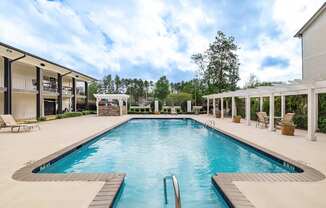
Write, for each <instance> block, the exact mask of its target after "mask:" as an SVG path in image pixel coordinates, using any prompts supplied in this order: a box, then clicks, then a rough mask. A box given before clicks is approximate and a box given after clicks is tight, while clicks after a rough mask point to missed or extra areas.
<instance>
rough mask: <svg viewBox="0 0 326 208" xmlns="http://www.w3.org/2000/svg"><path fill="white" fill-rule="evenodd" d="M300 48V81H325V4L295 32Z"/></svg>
mask: <svg viewBox="0 0 326 208" xmlns="http://www.w3.org/2000/svg"><path fill="white" fill-rule="evenodd" d="M295 37H298V38H301V41H302V42H301V43H302V44H301V47H302V79H303V80H306V81H319V80H326V3H324V4H323V5H322V7H321V8H320V9H319V10H318V11H317V12H316V13H315V14H314V15H313V16H312V17H311V18H310V19H309V20H308V22H307V23H306V24H305V25H304V26H303V27H302V28H301V29H300V30H299V31H298V32H297V34H296V35H295Z"/></svg>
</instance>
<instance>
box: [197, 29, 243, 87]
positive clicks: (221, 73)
mask: <svg viewBox="0 0 326 208" xmlns="http://www.w3.org/2000/svg"><path fill="white" fill-rule="evenodd" d="M237 49H238V46H237V45H236V44H235V40H234V38H233V37H232V36H231V37H228V36H226V35H225V34H224V33H223V32H221V31H218V32H217V36H216V37H215V40H214V42H213V43H211V44H210V45H209V48H208V49H207V51H206V52H205V53H203V54H201V53H199V54H194V55H193V56H192V57H191V58H192V60H193V61H194V62H195V63H196V64H197V65H198V67H199V69H200V71H201V76H202V81H203V82H204V83H205V85H206V87H207V92H206V93H219V92H223V91H226V90H235V89H236V88H237V82H238V81H239V79H240V77H239V65H240V64H239V59H238V55H237V54H236V52H237Z"/></svg>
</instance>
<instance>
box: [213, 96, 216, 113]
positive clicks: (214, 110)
mask: <svg viewBox="0 0 326 208" xmlns="http://www.w3.org/2000/svg"><path fill="white" fill-rule="evenodd" d="M215 100H216V99H215V98H213V116H214V117H215V116H216V105H215Z"/></svg>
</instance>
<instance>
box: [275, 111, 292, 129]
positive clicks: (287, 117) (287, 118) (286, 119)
mask: <svg viewBox="0 0 326 208" xmlns="http://www.w3.org/2000/svg"><path fill="white" fill-rule="evenodd" d="M294 116H295V113H286V114H285V115H284V117H283V118H281V119H280V120H279V121H278V122H277V126H282V123H287V124H289V123H292V124H293V118H294Z"/></svg>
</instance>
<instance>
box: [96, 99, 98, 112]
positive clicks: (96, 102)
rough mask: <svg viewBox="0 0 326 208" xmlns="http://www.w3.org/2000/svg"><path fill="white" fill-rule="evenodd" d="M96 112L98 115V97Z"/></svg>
mask: <svg viewBox="0 0 326 208" xmlns="http://www.w3.org/2000/svg"><path fill="white" fill-rule="evenodd" d="M96 114H97V116H98V98H96Z"/></svg>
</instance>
